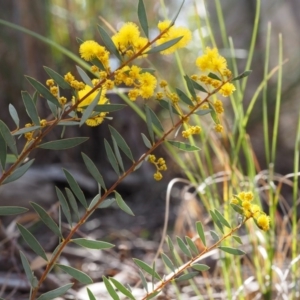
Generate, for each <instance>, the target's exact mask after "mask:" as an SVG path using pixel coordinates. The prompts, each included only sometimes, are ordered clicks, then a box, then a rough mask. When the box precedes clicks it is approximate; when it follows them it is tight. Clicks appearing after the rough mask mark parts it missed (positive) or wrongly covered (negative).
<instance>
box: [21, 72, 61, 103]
mask: <svg viewBox="0 0 300 300" xmlns="http://www.w3.org/2000/svg"><path fill="white" fill-rule="evenodd" d="M25 77H26V79H27V80H28V81H29V83H30V84H31V85H32V86H33V87H34V88H35V89H36V90H37V91H38V92H39V93H40V94H41V95H42V96H43V97H44V98H46V99H47V100H48V101H50V102H51V103H53V104H54V105H55V106H56V107H61V105H60V103H59V102H58V100H57V99H56V97H54V96H53V95H52V94H51V92H50V91H49V90H48V89H47V88H46V87H45V86H44V85H43V84H41V83H40V82H39V81H37V80H35V79H34V78H32V77H30V76H25Z"/></svg>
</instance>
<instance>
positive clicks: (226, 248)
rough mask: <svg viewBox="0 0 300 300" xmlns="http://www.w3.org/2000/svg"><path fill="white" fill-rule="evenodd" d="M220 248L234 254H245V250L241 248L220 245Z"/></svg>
mask: <svg viewBox="0 0 300 300" xmlns="http://www.w3.org/2000/svg"><path fill="white" fill-rule="evenodd" d="M219 249H220V250H222V251H224V252H226V253H229V254H233V255H244V254H245V252H244V251H242V250H240V249H235V248H231V247H225V246H220V247H219Z"/></svg>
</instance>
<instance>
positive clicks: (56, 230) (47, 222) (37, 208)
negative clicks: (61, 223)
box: [30, 202, 62, 237]
mask: <svg viewBox="0 0 300 300" xmlns="http://www.w3.org/2000/svg"><path fill="white" fill-rule="evenodd" d="M30 205H31V206H32V207H33V209H34V210H35V212H36V213H37V214H38V215H39V217H40V219H41V221H42V222H44V223H45V225H46V226H47V227H48V228H49V229H50V230H51V231H52V232H53V233H54V234H56V235H57V236H58V237H62V234H61V231H60V229H59V228H58V226H57V224H56V223H55V222H54V221H53V219H52V218H51V217H50V216H49V214H48V213H47V212H46V211H45V210H44V208H42V207H41V206H40V205H38V204H36V203H34V202H31V203H30Z"/></svg>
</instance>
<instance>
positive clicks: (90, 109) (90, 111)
mask: <svg viewBox="0 0 300 300" xmlns="http://www.w3.org/2000/svg"><path fill="white" fill-rule="evenodd" d="M101 93H102V90H100V91H99V92H98V93H97V95H96V97H95V98H94V100H93V101H92V102H91V104H90V105H89V106H88V107H87V108H86V109H85V110H84V111H83V113H82V116H81V119H80V122H79V126H82V125H83V124H84V123H85V121H86V120H87V119H88V118H90V117H91V115H92V114H93V111H94V109H95V107H96V106H97V104H98V102H99V99H100V96H101Z"/></svg>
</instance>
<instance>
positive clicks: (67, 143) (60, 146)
mask: <svg viewBox="0 0 300 300" xmlns="http://www.w3.org/2000/svg"><path fill="white" fill-rule="evenodd" d="M88 139H89V138H88V137H76V138H68V139H63V140H57V141H52V142H47V143H44V144H41V145H38V148H41V149H48V150H65V149H70V148H73V147H76V146H78V145H80V144H82V143H84V142H85V141H87V140H88Z"/></svg>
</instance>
